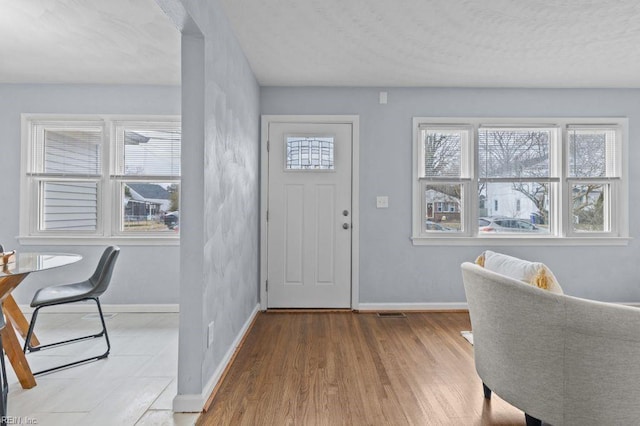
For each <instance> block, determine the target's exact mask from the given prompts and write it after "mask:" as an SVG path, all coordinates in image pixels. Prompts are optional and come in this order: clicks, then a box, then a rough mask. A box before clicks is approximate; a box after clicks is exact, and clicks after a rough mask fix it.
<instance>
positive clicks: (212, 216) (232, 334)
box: [165, 0, 260, 396]
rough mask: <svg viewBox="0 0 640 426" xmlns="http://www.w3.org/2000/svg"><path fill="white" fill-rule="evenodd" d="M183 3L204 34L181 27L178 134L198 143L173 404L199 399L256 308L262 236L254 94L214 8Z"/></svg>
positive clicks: (186, 194) (187, 187) (190, 185)
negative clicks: (184, 398)
mask: <svg viewBox="0 0 640 426" xmlns="http://www.w3.org/2000/svg"><path fill="white" fill-rule="evenodd" d="M183 4H184V6H185V8H186V11H187V12H188V14H189V15H190V16H191V18H192V19H193V21H195V24H196V25H197V27H199V29H200V31H201V34H194V33H195V31H194V30H193V29H192V28H191V29H187V30H185V29H184V28H183V39H182V55H183V56H182V67H183V69H182V72H183V78H182V81H183V128H184V130H183V132H184V133H187V138H188V139H189V140H190V141H191V140H193V141H194V142H196V141H197V140H198V138H200V144H199V145H197V146H198V148H197V149H198V151H196V152H193V153H185V151H184V150H183V158H184V156H188V157H189V158H192V159H193V161H192V162H190V164H189V167H190V168H192V169H191V170H189V171H188V172H187V173H184V172H183V181H182V184H183V190H182V197H183V201H182V202H183V212H184V216H183V218H186V217H191V218H192V219H193V220H188V221H187V220H185V219H183V220H182V232H183V235H182V242H181V244H182V246H181V249H182V253H181V264H182V265H183V266H184V265H190V267H188V268H187V267H184V268H183V271H182V274H181V298H180V312H181V316H180V352H179V362H178V364H179V371H178V394H179V396H180V395H194V394H195V395H200V393H201V392H202V391H203V390H205V389H204V388H205V387H206V385H207V382H208V381H209V380H210V379H211V378H212V377H213V376H214V373H215V372H216V370H217V369H218V368H219V367H220V365H221V362H222V361H223V360H224V357H225V355H226V354H227V352H228V351H230V350H232V349H233V342H234V340H235V339H236V338H237V337H238V336H239V334H240V331H241V329H242V327H243V325H244V324H245V323H246V322H247V320H248V319H249V318H250V316H251V313H252V311H253V310H254V309H255V308H256V306H257V304H258V262H259V261H258V247H259V244H258V242H259V235H260V234H259V231H258V225H259V210H260V209H259V195H260V191H259V188H260V186H259V176H260V171H259V161H258V158H259V119H260V111H259V96H260V88H259V86H258V83H257V81H256V79H255V78H254V76H253V73H252V71H251V69H250V67H249V64H248V62H247V60H246V58H245V56H244V54H243V52H242V49H241V48H240V46H239V45H238V43H237V41H236V39H235V37H234V35H233V32H232V31H231V28H230V27H229V23H228V21H227V19H226V17H225V16H224V13H222V12H221V8H220V5H219V3H218V1H216V0H212V1H207V2H187V1H184V2H183ZM169 6H170V7H169V8H168V9H170V10H174V8H175V6H176V4H175V3H174V4H171V5H169ZM178 6H179V5H178ZM165 10H167V9H165ZM168 13H170V12H168ZM173 19H174V21H178V25H179V26H180V22H179V19H176V18H175V17H174V18H173ZM187 27H192V25H187ZM187 126H188V127H187ZM194 145H195V144H194ZM197 160H199V161H197ZM185 203H186V204H185ZM187 209H188V211H187ZM195 219H198V220H197V222H196V220H195ZM195 223H197V227H196V226H194V225H193V224H195ZM212 321H213V322H214V323H215V326H214V342H213V345H211V346H210V347H207V328H208V324H209V323H210V322H212Z"/></svg>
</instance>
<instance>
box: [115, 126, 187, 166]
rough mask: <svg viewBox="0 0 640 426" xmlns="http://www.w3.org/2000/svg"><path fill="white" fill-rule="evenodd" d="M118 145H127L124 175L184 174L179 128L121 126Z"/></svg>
mask: <svg viewBox="0 0 640 426" xmlns="http://www.w3.org/2000/svg"><path fill="white" fill-rule="evenodd" d="M117 134H118V145H119V146H120V147H123V155H122V158H121V161H122V163H121V170H120V174H123V175H125V176H169V177H179V176H180V149H181V140H182V137H181V133H180V129H179V128H173V129H161V128H154V126H153V125H147V127H142V126H140V127H119V128H118V131H117Z"/></svg>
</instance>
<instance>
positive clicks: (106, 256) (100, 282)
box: [89, 246, 120, 296]
mask: <svg viewBox="0 0 640 426" xmlns="http://www.w3.org/2000/svg"><path fill="white" fill-rule="evenodd" d="M119 254H120V247H117V246H109V247H107V248H106V249H105V250H104V252H103V253H102V257H100V262H98V266H97V267H96V270H95V272H94V273H93V275H91V278H89V281H90V282H91V284H93V291H91V294H90V295H91V296H100V295H101V294H102V293H104V292H105V291H106V290H107V288H108V287H109V283H110V282H111V275H112V274H113V267H114V266H115V264H116V259H117V258H118V255H119Z"/></svg>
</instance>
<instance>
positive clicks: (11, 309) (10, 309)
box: [2, 294, 40, 346]
mask: <svg viewBox="0 0 640 426" xmlns="http://www.w3.org/2000/svg"><path fill="white" fill-rule="evenodd" d="M2 310H3V311H4V315H5V317H7V318H8V319H9V320H10V321H11V323H12V324H13V326H14V327H15V329H16V330H17V331H18V333H20V336H22V338H23V339H26V338H27V332H28V331H29V321H27V319H26V318H25V316H24V314H23V313H22V311H21V310H20V307H18V304H17V303H16V300H15V299H14V298H13V296H12V295H10V294H9V295H8V296H7V297H6V298H5V299H4V300H3V301H2ZM39 345H40V341H39V340H38V338H37V337H36V335H35V333H33V334H32V335H31V346H39Z"/></svg>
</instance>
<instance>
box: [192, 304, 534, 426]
mask: <svg viewBox="0 0 640 426" xmlns="http://www.w3.org/2000/svg"><path fill="white" fill-rule="evenodd" d="M469 329H470V324H469V317H468V314H466V313H407V314H406V318H380V317H378V316H376V315H375V314H369V313H360V314H357V313H350V312H335V313H326V312H322V313H271V312H269V313H260V314H258V317H257V318H256V321H255V323H254V325H253V327H252V329H251V330H250V332H249V334H248V335H247V337H246V340H245V342H244V345H243V346H242V347H241V349H240V351H239V352H238V354H237V357H236V359H235V361H234V362H233V364H232V366H231V367H230V369H229V370H228V372H227V375H226V377H225V378H224V381H223V382H222V383H221V385H220V387H219V389H218V391H217V393H216V394H215V398H214V399H213V401H212V404H211V406H210V409H209V410H208V412H206V413H204V414H203V415H202V416H201V417H200V418H199V419H198V422H197V424H198V425H201V426H205V425H206V426H209V425H216V426H219V425H305V426H307V425H523V424H524V423H525V422H524V414H523V413H522V412H521V411H520V410H517V409H515V408H514V407H512V406H510V405H509V404H507V403H506V402H504V401H502V400H501V399H500V398H498V397H496V396H495V395H494V396H493V398H492V400H491V401H487V400H485V399H484V398H483V396H482V385H481V381H480V380H479V378H478V377H477V375H476V372H475V368H474V364H473V347H472V346H471V345H470V344H469V343H468V342H467V341H466V340H465V339H464V338H462V336H461V335H460V331H461V330H469Z"/></svg>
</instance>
